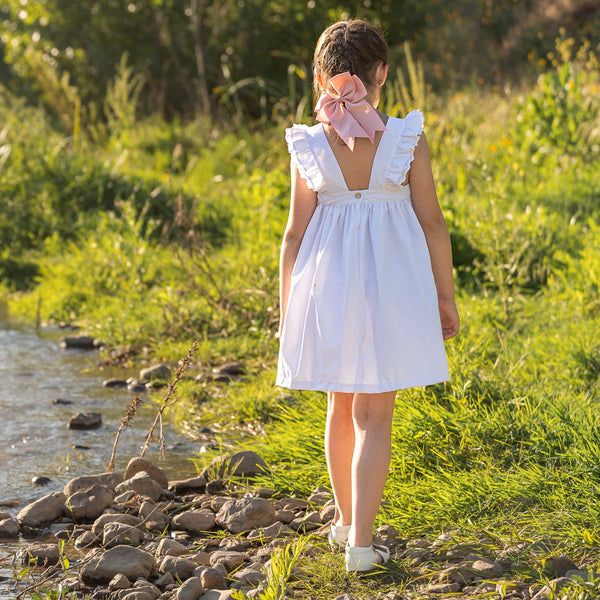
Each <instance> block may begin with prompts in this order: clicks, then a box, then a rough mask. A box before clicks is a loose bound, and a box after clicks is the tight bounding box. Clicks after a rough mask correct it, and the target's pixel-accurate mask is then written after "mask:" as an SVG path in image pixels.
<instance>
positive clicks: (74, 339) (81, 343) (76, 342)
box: [60, 335, 103, 350]
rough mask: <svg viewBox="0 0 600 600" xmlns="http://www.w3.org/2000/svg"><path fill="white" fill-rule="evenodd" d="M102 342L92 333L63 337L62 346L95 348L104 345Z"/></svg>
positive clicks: (81, 348) (84, 348) (82, 348)
mask: <svg viewBox="0 0 600 600" xmlns="http://www.w3.org/2000/svg"><path fill="white" fill-rule="evenodd" d="M102 345H103V344H102V342H101V341H100V340H99V339H98V338H95V337H93V336H91V335H72V336H67V337H64V338H61V340H60V347H61V348H69V349H73V348H74V349H77V350H95V349H97V348H100V347H101V346H102Z"/></svg>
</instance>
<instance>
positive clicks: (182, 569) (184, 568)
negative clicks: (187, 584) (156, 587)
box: [158, 556, 198, 581]
mask: <svg viewBox="0 0 600 600" xmlns="http://www.w3.org/2000/svg"><path fill="white" fill-rule="evenodd" d="M197 567H198V564H197V563H195V562H194V561H193V560H188V559H187V558H182V557H179V556H165V557H164V558H163V559H162V561H161V563H160V567H159V568H158V570H159V571H160V572H161V573H171V575H173V577H175V578H176V579H177V578H178V577H179V579H181V580H182V581H185V580H186V579H189V578H190V577H191V576H192V574H193V573H194V570H195V569H196V568H197Z"/></svg>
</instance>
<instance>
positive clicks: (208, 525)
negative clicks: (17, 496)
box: [173, 508, 216, 535]
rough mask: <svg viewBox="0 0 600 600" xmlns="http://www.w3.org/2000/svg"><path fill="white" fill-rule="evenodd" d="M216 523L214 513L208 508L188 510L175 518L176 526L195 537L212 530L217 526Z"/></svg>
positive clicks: (174, 523)
mask: <svg viewBox="0 0 600 600" xmlns="http://www.w3.org/2000/svg"><path fill="white" fill-rule="evenodd" d="M215 522H216V518H215V515H214V513H213V512H212V511H210V510H208V509H206V508H201V509H198V510H188V511H186V512H182V513H179V514H178V515H176V516H175V517H174V518H173V525H174V526H176V527H178V528H180V529H183V530H184V531H187V532H188V533H192V534H194V535H200V534H201V533H203V532H205V531H209V530H211V529H212V528H213V527H214V526H215Z"/></svg>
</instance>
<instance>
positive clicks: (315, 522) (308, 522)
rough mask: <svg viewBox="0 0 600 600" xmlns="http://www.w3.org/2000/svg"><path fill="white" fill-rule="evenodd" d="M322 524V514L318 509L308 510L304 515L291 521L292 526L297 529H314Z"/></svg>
mask: <svg viewBox="0 0 600 600" xmlns="http://www.w3.org/2000/svg"><path fill="white" fill-rule="evenodd" d="M322 524H323V523H322V522H321V515H320V514H319V513H318V512H317V511H312V512H307V513H306V514H305V515H304V516H303V517H299V518H296V519H293V520H292V521H290V527H291V528H292V529H295V530H296V531H314V530H315V529H319V527H321V525H322Z"/></svg>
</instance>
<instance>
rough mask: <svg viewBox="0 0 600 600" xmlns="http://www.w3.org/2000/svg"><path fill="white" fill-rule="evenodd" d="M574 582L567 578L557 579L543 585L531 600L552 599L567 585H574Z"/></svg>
mask: <svg viewBox="0 0 600 600" xmlns="http://www.w3.org/2000/svg"><path fill="white" fill-rule="evenodd" d="M574 584H575V582H574V581H573V580H572V579H569V578H568V577H558V578H557V579H553V580H552V581H550V583H549V585H545V586H544V587H543V588H542V589H541V590H540V591H539V592H538V593H537V594H536V595H535V596H533V598H532V599H531V600H543V599H545V598H554V597H555V595H556V593H557V592H559V591H560V590H562V589H563V588H564V587H566V586H568V585H574Z"/></svg>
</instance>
